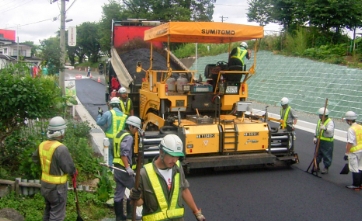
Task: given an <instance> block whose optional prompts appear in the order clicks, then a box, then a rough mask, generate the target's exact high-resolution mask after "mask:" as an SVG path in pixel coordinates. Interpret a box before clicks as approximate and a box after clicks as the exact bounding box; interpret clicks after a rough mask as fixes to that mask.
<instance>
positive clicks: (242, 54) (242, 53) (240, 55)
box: [230, 47, 248, 66]
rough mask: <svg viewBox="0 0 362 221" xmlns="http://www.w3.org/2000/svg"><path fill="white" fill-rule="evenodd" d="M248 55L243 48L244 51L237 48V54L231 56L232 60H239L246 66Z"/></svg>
mask: <svg viewBox="0 0 362 221" xmlns="http://www.w3.org/2000/svg"><path fill="white" fill-rule="evenodd" d="M246 53H248V51H247V50H246V49H244V48H243V50H242V49H241V48H240V47H237V48H236V54H234V55H232V56H230V58H237V59H239V60H240V61H241V63H242V64H243V66H244V63H245V61H244V60H245V55H246Z"/></svg>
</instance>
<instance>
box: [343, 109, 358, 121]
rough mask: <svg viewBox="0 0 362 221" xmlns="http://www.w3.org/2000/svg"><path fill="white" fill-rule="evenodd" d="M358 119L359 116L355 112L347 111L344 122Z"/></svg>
mask: <svg viewBox="0 0 362 221" xmlns="http://www.w3.org/2000/svg"><path fill="white" fill-rule="evenodd" d="M356 119H357V114H356V113H355V112H353V111H347V112H346V114H345V115H344V118H343V120H356Z"/></svg>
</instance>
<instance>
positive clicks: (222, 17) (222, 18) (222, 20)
mask: <svg viewBox="0 0 362 221" xmlns="http://www.w3.org/2000/svg"><path fill="white" fill-rule="evenodd" d="M220 18H221V22H224V18H225V19H227V18H228V17H225V16H223V15H222V16H221V17H220Z"/></svg>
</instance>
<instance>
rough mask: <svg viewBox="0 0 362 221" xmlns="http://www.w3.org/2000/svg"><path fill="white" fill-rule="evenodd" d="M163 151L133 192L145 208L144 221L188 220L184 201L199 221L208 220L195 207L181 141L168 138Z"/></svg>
mask: <svg viewBox="0 0 362 221" xmlns="http://www.w3.org/2000/svg"><path fill="white" fill-rule="evenodd" d="M159 150H160V155H159V156H157V157H155V159H154V160H153V162H152V163H148V164H146V165H144V168H142V169H141V172H140V176H141V177H140V186H139V187H138V188H132V190H131V193H130V198H131V199H132V200H135V201H136V202H135V203H136V205H137V206H141V205H143V210H142V220H143V221H148V220H173V221H182V220H184V219H183V217H184V206H183V203H182V199H183V200H184V201H185V202H186V204H187V205H188V206H189V207H190V209H191V210H192V212H193V213H194V215H195V217H196V219H197V220H200V221H201V220H205V217H204V215H202V213H201V210H200V209H199V208H198V207H197V206H196V204H195V201H194V199H193V197H192V194H191V192H190V190H189V183H188V181H187V180H186V179H185V174H184V171H183V169H182V165H181V163H180V161H179V158H180V157H184V156H185V155H184V152H183V143H182V141H181V139H180V138H179V137H178V136H177V135H175V134H168V135H166V136H165V137H164V138H163V139H162V141H161V143H160V144H159ZM155 190H156V191H155Z"/></svg>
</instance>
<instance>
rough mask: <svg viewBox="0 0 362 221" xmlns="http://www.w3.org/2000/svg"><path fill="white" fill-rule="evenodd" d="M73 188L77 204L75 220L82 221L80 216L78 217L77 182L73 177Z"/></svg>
mask: <svg viewBox="0 0 362 221" xmlns="http://www.w3.org/2000/svg"><path fill="white" fill-rule="evenodd" d="M73 189H74V193H75V205H76V206H77V214H78V216H77V220H76V221H83V219H82V217H80V210H79V203H78V193H77V182H76V180H75V179H73Z"/></svg>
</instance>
